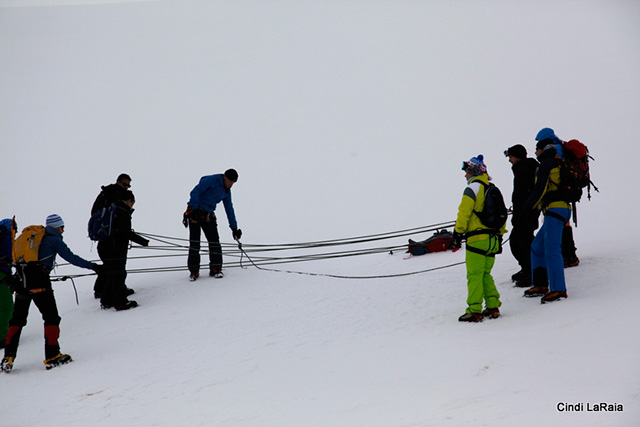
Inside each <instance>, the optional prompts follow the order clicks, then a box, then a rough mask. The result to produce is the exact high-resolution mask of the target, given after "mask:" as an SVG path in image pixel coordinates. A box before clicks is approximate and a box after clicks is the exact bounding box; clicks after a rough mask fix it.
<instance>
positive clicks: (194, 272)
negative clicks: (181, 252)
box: [182, 169, 242, 281]
mask: <svg viewBox="0 0 640 427" xmlns="http://www.w3.org/2000/svg"><path fill="white" fill-rule="evenodd" d="M237 181H238V172H236V171H235V169H228V170H227V171H225V173H224V174H216V175H207V176H203V177H202V178H200V182H199V183H198V185H196V186H195V187H194V188H193V190H191V193H190V198H189V202H188V204H187V210H186V211H185V213H184V215H183V220H182V223H183V224H184V226H185V227H188V228H189V256H188V258H187V266H188V268H189V272H190V276H189V279H190V280H191V281H195V280H196V279H197V278H198V277H199V276H200V232H201V231H202V232H204V235H205V237H206V238H207V241H208V242H209V275H210V276H212V277H215V278H218V279H220V278H222V277H224V275H223V273H222V246H221V245H220V235H219V234H218V223H217V219H216V214H215V209H216V205H217V204H218V203H219V202H222V204H223V205H224V210H225V212H226V214H227V220H228V221H229V227H230V228H231V234H232V236H233V238H234V239H235V240H240V238H241V237H242V230H240V229H239V228H238V223H237V221H236V214H235V211H234V209H233V202H232V201H231V187H233V184H235V183H236V182H237Z"/></svg>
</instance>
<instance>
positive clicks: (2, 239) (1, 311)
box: [0, 218, 17, 348]
mask: <svg viewBox="0 0 640 427" xmlns="http://www.w3.org/2000/svg"><path fill="white" fill-rule="evenodd" d="M15 228H17V225H16V224H15V221H12V220H11V219H9V218H7V219H3V220H2V221H0V348H4V346H5V341H6V339H7V330H8V329H9V320H10V319H11V315H12V314H13V292H12V290H11V280H12V274H11V263H12V262H13V258H12V253H11V247H12V244H13V233H12V231H14V230H15Z"/></svg>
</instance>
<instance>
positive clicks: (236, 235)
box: [231, 228, 242, 240]
mask: <svg viewBox="0 0 640 427" xmlns="http://www.w3.org/2000/svg"><path fill="white" fill-rule="evenodd" d="M231 234H232V236H233V238H234V239H235V240H240V238H241V237H242V230H240V229H239V228H236V229H235V230H232V233H231Z"/></svg>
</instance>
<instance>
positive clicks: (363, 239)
mask: <svg viewBox="0 0 640 427" xmlns="http://www.w3.org/2000/svg"><path fill="white" fill-rule="evenodd" d="M454 225H455V222H453V221H449V222H443V223H438V224H432V225H428V226H423V227H415V228H408V229H404V230H398V231H393V232H386V233H377V234H370V235H365V236H355V237H348V238H341V239H328V240H319V241H311V242H299V243H280V244H242V243H240V242H239V241H238V242H236V244H233V243H221V244H220V246H221V248H222V254H223V255H224V256H225V257H227V258H232V259H235V261H226V262H225V268H238V267H239V268H243V269H245V268H247V267H245V266H244V265H243V258H244V257H246V258H247V260H248V261H249V263H250V265H251V266H253V267H255V268H257V269H259V270H262V271H271V272H280V273H290V274H301V275H309V276H324V277H331V278H339V279H375V278H393V277H405V276H411V275H417V274H423V273H427V272H431V271H436V270H441V269H444V268H450V267H454V266H457V265H461V264H464V262H457V263H453V264H448V265H444V266H439V267H432V268H428V269H424V270H420V271H412V272H403V273H396V274H384V275H368V276H356V275H340V274H330V273H311V272H304V271H294V270H289V269H276V268H267V267H265V266H272V265H278V264H291V263H298V262H309V261H319V260H328V259H336V258H346V257H353V256H361V255H371V254H379V253H393V252H394V251H398V250H404V249H406V248H407V244H401V245H381V246H377V247H367V248H358V249H338V250H328V251H327V250H326V249H330V248H332V247H338V246H347V245H362V244H366V243H372V242H378V241H383V240H389V239H397V238H400V237H407V236H411V235H415V234H419V233H425V232H430V231H438V230H441V229H443V228H448V227H453V226H454ZM138 234H139V235H141V236H143V237H145V238H147V239H149V240H152V241H153V242H154V245H152V246H147V247H142V246H133V247H134V248H136V249H143V250H147V251H158V252H159V251H161V252H162V253H161V254H154V255H144V256H132V257H128V260H144V259H160V258H174V257H182V258H183V257H185V256H187V254H188V251H189V243H190V240H189V239H185V238H178V237H171V236H164V235H159V234H152V233H141V232H138ZM200 244H201V250H200V253H201V254H206V253H208V252H209V247H208V242H200ZM313 249H318V250H320V252H317V253H308V252H307V253H300V251H302V250H306V251H308V250H313ZM276 252H277V253H279V254H280V255H281V256H276V255H277V254H275V253H276ZM269 253H271V254H273V255H269ZM249 254H251V255H249ZM63 265H66V264H59V266H63ZM203 266H206V265H203ZM187 270H188V268H187V266H186V265H184V264H182V265H177V266H176V265H173V266H156V267H141V268H132V269H128V270H127V273H131V274H135V273H152V272H175V271H187ZM91 275H95V273H87V274H77V275H64V276H52V279H56V280H65V279H64V278H77V277H84V276H91Z"/></svg>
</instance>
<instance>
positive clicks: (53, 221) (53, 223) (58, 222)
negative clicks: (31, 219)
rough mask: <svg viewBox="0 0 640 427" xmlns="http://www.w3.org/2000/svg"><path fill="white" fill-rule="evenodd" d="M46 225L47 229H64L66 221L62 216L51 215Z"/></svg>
mask: <svg viewBox="0 0 640 427" xmlns="http://www.w3.org/2000/svg"><path fill="white" fill-rule="evenodd" d="M46 225H47V227H53V228H57V227H64V221H63V220H62V218H61V217H60V215H58V214H51V215H49V216H48V217H47V222H46Z"/></svg>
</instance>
